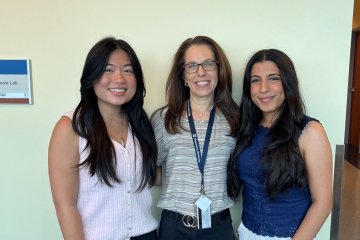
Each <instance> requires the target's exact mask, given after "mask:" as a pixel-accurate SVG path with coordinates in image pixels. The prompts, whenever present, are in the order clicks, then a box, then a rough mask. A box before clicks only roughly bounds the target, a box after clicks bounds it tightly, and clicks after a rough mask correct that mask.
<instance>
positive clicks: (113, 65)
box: [106, 63, 132, 67]
mask: <svg viewBox="0 0 360 240" xmlns="http://www.w3.org/2000/svg"><path fill="white" fill-rule="evenodd" d="M107 66H112V67H116V65H115V64H112V63H108V64H106V67H107ZM129 66H130V67H132V64H131V63H127V64H124V65H123V67H129Z"/></svg>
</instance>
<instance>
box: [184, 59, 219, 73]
mask: <svg viewBox="0 0 360 240" xmlns="http://www.w3.org/2000/svg"><path fill="white" fill-rule="evenodd" d="M209 62H211V63H215V64H214V68H213V69H205V68H204V65H203V64H204V63H209ZM189 65H197V66H196V70H195V71H192V72H189V71H188V69H187V68H186V67H187V66H189ZM200 65H201V67H202V69H203V70H204V71H205V72H209V71H214V70H215V69H216V67H217V65H218V61H216V60H205V61H204V62H202V63H196V62H192V63H187V64H184V66H183V69H184V70H185V72H187V73H189V74H191V73H196V72H197V71H198V70H199V66H200Z"/></svg>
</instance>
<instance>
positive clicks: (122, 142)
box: [119, 137, 126, 147]
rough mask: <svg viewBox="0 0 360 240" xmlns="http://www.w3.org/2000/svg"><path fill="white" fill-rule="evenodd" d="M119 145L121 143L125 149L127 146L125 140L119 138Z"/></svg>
mask: <svg viewBox="0 0 360 240" xmlns="http://www.w3.org/2000/svg"><path fill="white" fill-rule="evenodd" d="M119 143H120V144H121V145H122V146H123V147H125V144H126V142H125V138H123V137H120V138H119Z"/></svg>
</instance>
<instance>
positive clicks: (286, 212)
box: [228, 49, 332, 240]
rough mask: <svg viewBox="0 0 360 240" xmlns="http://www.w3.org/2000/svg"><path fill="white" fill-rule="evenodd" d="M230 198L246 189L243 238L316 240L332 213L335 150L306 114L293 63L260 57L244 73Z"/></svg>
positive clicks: (282, 57)
mask: <svg viewBox="0 0 360 240" xmlns="http://www.w3.org/2000/svg"><path fill="white" fill-rule="evenodd" d="M240 114H241V115H240V124H241V126H240V128H239V130H238V131H237V133H236V137H237V145H236V148H235V150H234V152H233V154H232V157H231V158H230V161H229V165H228V193H229V196H230V197H231V198H232V199H234V200H235V199H237V198H238V196H239V193H240V190H241V187H242V188H243V189H242V197H243V212H242V222H241V224H240V226H239V229H238V232H239V235H240V239H246V240H255V239H256V240H258V239H259V240H265V239H301V240H306V239H314V238H315V236H316V234H317V233H318V231H319V230H320V228H321V226H322V224H323V223H324V221H325V220H326V218H327V217H328V215H329V213H330V212H331V208H332V152H331V148H330V143H329V140H328V138H327V136H326V133H325V130H324V128H323V127H322V125H321V124H320V123H319V122H318V121H317V120H315V119H314V118H311V117H308V116H306V115H305V107H304V104H303V101H302V98H301V95H300V91H299V86H298V78H297V75H296V72H295V68H294V65H293V63H292V61H291V60H290V58H289V57H288V56H287V55H286V54H285V53H283V52H281V51H279V50H276V49H265V50H261V51H258V52H257V53H255V54H254V55H253V56H252V57H251V58H250V60H249V62H248V64H247V66H246V69H245V74H244V80H243V92H242V99H241V105H240Z"/></svg>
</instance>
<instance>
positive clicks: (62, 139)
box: [49, 37, 158, 240]
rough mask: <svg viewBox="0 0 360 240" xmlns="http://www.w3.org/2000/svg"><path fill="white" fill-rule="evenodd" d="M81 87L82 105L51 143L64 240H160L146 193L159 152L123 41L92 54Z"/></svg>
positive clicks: (137, 72)
mask: <svg viewBox="0 0 360 240" xmlns="http://www.w3.org/2000/svg"><path fill="white" fill-rule="evenodd" d="M80 83H81V88H80V92H81V100H80V103H79V104H78V106H77V107H76V109H75V111H72V112H70V113H67V114H66V115H65V116H63V117H62V118H61V119H60V120H59V121H58V123H57V124H56V126H55V128H54V131H53V134H52V137H51V140H50V145H49V175H50V183H51V190H52V195H53V200H54V204H55V208H56V213H57V217H58V220H59V223H60V227H61V231H62V233H63V236H64V239H71V240H73V239H86V240H97V239H99V240H100V239H142V240H145V239H146V240H156V239H157V234H156V229H157V226H158V223H157V221H156V220H155V219H154V217H153V216H152V213H151V205H152V197H151V193H150V190H149V188H150V187H152V186H153V185H154V183H155V162H156V159H157V146H156V141H155V136H154V132H153V130H152V127H151V123H150V121H149V119H148V116H147V114H146V112H145V111H144V109H143V104H144V96H145V84H144V78H143V73H142V69H141V66H140V62H139V60H138V58H137V56H136V54H135V52H134V50H133V49H132V48H131V46H130V45H129V44H128V43H126V42H125V41H123V40H119V39H115V38H112V37H108V38H104V39H102V40H100V41H99V42H98V43H96V44H95V45H94V46H93V48H92V49H91V50H90V52H89V53H88V55H87V58H86V61H85V65H84V69H83V73H82V76H81V79H80Z"/></svg>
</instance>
